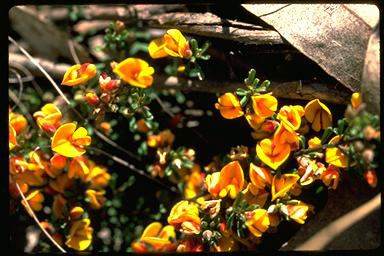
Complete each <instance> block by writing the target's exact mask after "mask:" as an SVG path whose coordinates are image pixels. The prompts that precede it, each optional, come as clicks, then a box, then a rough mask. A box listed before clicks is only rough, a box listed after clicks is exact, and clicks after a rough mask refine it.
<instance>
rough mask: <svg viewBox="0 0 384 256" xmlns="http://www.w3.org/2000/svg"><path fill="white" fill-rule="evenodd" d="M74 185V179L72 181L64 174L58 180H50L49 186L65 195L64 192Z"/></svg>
mask: <svg viewBox="0 0 384 256" xmlns="http://www.w3.org/2000/svg"><path fill="white" fill-rule="evenodd" d="M72 183H73V179H70V178H69V177H68V174H67V173H62V174H60V175H59V176H57V178H56V179H54V180H50V181H49V186H50V187H51V188H52V189H53V190H55V191H57V192H60V193H64V190H66V189H69V188H70V187H71V186H72Z"/></svg>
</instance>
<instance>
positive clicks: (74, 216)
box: [69, 206, 84, 220]
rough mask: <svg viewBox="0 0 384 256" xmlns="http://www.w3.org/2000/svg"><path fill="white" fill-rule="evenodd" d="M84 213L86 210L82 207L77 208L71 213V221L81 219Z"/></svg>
mask: <svg viewBox="0 0 384 256" xmlns="http://www.w3.org/2000/svg"><path fill="white" fill-rule="evenodd" d="M83 213H84V209H83V208H81V207H80V206H75V207H73V208H72V209H71V210H70V211H69V216H70V217H71V220H76V219H79V218H80V216H81V215H82V214H83Z"/></svg>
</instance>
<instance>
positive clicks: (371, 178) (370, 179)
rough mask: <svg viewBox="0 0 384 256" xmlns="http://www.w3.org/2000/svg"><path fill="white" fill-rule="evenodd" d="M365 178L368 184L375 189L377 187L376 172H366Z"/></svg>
mask: <svg viewBox="0 0 384 256" xmlns="http://www.w3.org/2000/svg"><path fill="white" fill-rule="evenodd" d="M364 178H365V180H366V181H367V183H368V184H369V185H370V186H371V187H373V188H375V187H376V185H377V176H376V172H375V171H374V170H367V171H365V172H364Z"/></svg>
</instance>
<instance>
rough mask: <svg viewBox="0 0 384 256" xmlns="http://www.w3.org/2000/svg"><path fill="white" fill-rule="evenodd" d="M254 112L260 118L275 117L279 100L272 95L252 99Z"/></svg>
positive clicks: (257, 96) (261, 95)
mask: <svg viewBox="0 0 384 256" xmlns="http://www.w3.org/2000/svg"><path fill="white" fill-rule="evenodd" d="M251 99H252V106H253V111H254V112H255V114H256V115H257V116H258V117H259V118H267V117H270V116H273V114H274V113H275V111H276V109H277V99H276V98H275V97H273V96H272V95H270V94H260V95H254V96H252V97H251Z"/></svg>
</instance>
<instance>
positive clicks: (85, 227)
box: [65, 218, 93, 251]
mask: <svg viewBox="0 0 384 256" xmlns="http://www.w3.org/2000/svg"><path fill="white" fill-rule="evenodd" d="M90 224H91V221H90V220H89V219H88V218H86V219H80V220H76V221H74V222H73V223H71V225H70V229H69V235H68V237H67V241H66V242H65V244H66V245H67V246H68V247H70V248H72V249H75V250H77V251H83V250H85V249H87V248H88V247H89V246H90V245H91V242H92V233H93V228H92V227H90Z"/></svg>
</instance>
